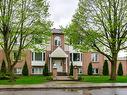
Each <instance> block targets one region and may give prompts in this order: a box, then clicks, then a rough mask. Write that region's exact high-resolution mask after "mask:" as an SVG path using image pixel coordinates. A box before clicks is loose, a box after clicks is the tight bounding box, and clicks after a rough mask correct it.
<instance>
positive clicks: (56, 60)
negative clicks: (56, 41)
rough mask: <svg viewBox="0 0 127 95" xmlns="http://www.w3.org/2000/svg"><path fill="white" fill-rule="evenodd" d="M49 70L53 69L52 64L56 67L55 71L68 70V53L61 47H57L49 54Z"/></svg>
mask: <svg viewBox="0 0 127 95" xmlns="http://www.w3.org/2000/svg"><path fill="white" fill-rule="evenodd" d="M49 57H50V64H49V67H50V72H52V70H53V66H55V67H56V68H57V72H64V73H65V72H66V73H67V72H68V62H67V59H68V55H67V54H66V53H65V52H64V51H63V49H61V48H60V47H57V48H56V49H55V50H54V51H53V52H52V53H51V54H50V55H49Z"/></svg>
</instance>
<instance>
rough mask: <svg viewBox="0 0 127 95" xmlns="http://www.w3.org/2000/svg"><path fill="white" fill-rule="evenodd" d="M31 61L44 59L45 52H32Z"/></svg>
mask: <svg viewBox="0 0 127 95" xmlns="http://www.w3.org/2000/svg"><path fill="white" fill-rule="evenodd" d="M32 61H45V53H42V52H32Z"/></svg>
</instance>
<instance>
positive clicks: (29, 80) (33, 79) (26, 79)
mask: <svg viewBox="0 0 127 95" xmlns="http://www.w3.org/2000/svg"><path fill="white" fill-rule="evenodd" d="M50 80H51V77H50V76H19V77H18V78H17V79H16V81H15V82H13V83H12V82H9V80H0V85H9V84H39V83H44V82H48V81H50Z"/></svg>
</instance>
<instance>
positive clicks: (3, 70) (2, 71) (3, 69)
mask: <svg viewBox="0 0 127 95" xmlns="http://www.w3.org/2000/svg"><path fill="white" fill-rule="evenodd" d="M0 72H1V73H2V74H6V64H5V61H4V60H3V62H2V65H1V70H0Z"/></svg>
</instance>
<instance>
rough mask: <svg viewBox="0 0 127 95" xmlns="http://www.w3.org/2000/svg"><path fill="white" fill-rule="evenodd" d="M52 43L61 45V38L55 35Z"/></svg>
mask: <svg viewBox="0 0 127 95" xmlns="http://www.w3.org/2000/svg"><path fill="white" fill-rule="evenodd" d="M54 43H55V45H56V46H60V45H61V38H60V37H59V36H56V37H55V38H54Z"/></svg>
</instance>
